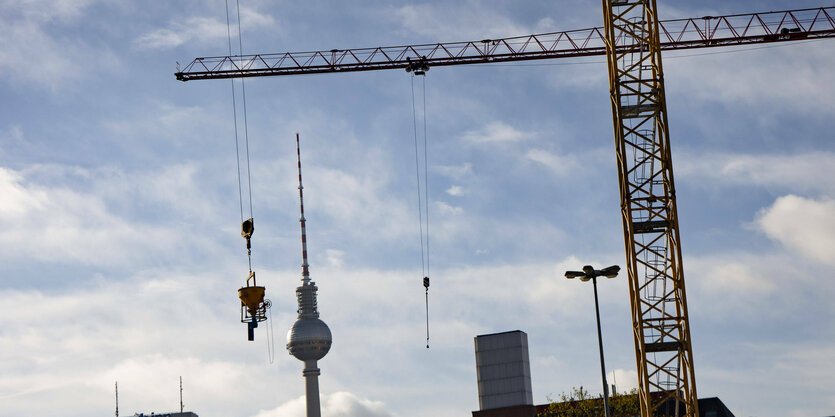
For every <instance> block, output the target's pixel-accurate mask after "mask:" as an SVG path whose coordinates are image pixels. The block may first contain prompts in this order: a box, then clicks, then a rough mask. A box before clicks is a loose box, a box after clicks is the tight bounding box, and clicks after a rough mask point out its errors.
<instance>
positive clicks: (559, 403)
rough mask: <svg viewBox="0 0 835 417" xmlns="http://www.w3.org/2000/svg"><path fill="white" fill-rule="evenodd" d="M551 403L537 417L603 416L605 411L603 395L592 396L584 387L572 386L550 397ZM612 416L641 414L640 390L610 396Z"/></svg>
mask: <svg viewBox="0 0 835 417" xmlns="http://www.w3.org/2000/svg"><path fill="white" fill-rule="evenodd" d="M548 401H549V402H550V403H551V404H550V405H549V406H548V410H546V411H544V412H542V413H540V414H539V415H538V416H537V417H601V416H603V415H605V413H604V412H603V396H602V395H598V396H596V397H595V396H592V395H591V394H589V392H588V391H586V390H584V389H583V387H580V388H576V387H572V388H571V393H570V394H566V393H562V394H560V396H559V398H558V399H557V400H556V401H555V400H553V399H551V398H550V397H548ZM609 407H610V408H611V416H612V417H635V416H640V415H641V404H640V402H639V401H638V390H637V389H633V390H632V391H629V392H628V393H625V394H620V395H618V394H614V395H612V397H611V398H609Z"/></svg>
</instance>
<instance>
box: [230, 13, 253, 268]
mask: <svg viewBox="0 0 835 417" xmlns="http://www.w3.org/2000/svg"><path fill="white" fill-rule="evenodd" d="M226 37H227V39H228V40H229V56H232V31H231V25H230V23H229V0H226ZM230 81H231V82H232V121H233V123H234V124H235V163H236V164H237V167H238V202H239V203H240V206H241V223H243V221H244V196H243V190H242V189H241V156H240V155H241V154H240V151H239V149H238V148H239V144H238V142H239V141H238V105H237V103H236V101H235V79H234V78H232V79H230ZM250 269H252V268H251V267H250Z"/></svg>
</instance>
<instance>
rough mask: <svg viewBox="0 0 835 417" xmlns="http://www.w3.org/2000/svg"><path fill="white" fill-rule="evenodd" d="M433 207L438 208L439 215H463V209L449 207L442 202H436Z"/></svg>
mask: <svg viewBox="0 0 835 417" xmlns="http://www.w3.org/2000/svg"><path fill="white" fill-rule="evenodd" d="M435 206H436V207H438V211H440V212H441V215H453V216H457V215H460V214H463V213H464V209H463V208H461V207H458V206H451V205H449V204H447V203H445V202H443V201H436V202H435Z"/></svg>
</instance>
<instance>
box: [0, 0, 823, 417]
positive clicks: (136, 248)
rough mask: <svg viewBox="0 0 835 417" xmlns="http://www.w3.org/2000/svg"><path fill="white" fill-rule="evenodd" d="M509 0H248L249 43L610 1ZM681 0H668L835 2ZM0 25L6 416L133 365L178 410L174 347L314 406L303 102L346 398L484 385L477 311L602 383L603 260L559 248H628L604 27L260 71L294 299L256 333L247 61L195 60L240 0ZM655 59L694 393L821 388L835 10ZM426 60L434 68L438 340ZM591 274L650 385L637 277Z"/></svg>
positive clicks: (112, 6) (526, 29) (500, 17)
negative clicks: (305, 316)
mask: <svg viewBox="0 0 835 417" xmlns="http://www.w3.org/2000/svg"><path fill="white" fill-rule="evenodd" d="M301 3H304V4H303V5H302V4H301ZM518 3H519V2H511V1H478V0H468V1H463V2H455V4H452V2H443V1H434V2H433V1H429V2H414V3H406V2H395V1H353V2H336V1H309V2H290V1H274V2H267V1H250V0H242V1H241V4H240V14H241V25H242V44H243V50H244V52H245V53H250V52H265V53H266V52H282V51H307V50H316V49H332V48H352V47H373V46H383V45H402V44H410V43H425V42H435V41H460V40H475V39H484V38H491V37H503V36H514V35H524V34H530V33H535V32H545V31H552V30H563V29H577V28H586V27H591V26H598V25H601V23H602V14H601V11H600V10H599V8H600V5H599V2H588V1H584V0H564V1H560V2H553V1H528V2H524V3H525V4H524V6H522V5H519V4H518ZM659 3H660V4H659V9H660V13H661V17H662V18H677V17H689V16H703V15H721V14H728V13H744V12H751V11H767V10H783V9H787V8H800V7H817V6H835V4H833V2H832V1H830V0H825V1H824V0H816V1H815V0H800V1H785V0H783V1H777V0H758V1H753V0H745V1H734V2H727V1H718V0H708V1H701V2H697V3H693V2H684V1H660V2H659ZM232 19H233V21H234V20H235V14H234V10H233V14H232ZM0 27H2V28H3V31H2V33H0V97H2V101H1V102H0V106H1V107H0V109H2V111H0V196H1V197H0V297H2V300H3V301H2V303H0V416H21V415H25V416H31V417H37V416H56V415H61V416H68V417H69V416H93V415H102V416H103V415H112V414H113V411H114V410H113V408H114V399H113V385H114V382H115V381H118V382H119V388H120V390H119V399H120V402H119V411H120V413H121V414H122V415H132V414H133V413H136V412H145V413H149V412H151V411H155V412H165V411H174V410H178V407H179V398H178V377H179V376H182V377H183V380H184V385H185V393H184V402H185V407H186V409H187V410H193V411H194V412H196V413H198V414H199V415H200V416H201V417H212V416H224V417H226V416H229V417H274V416H290V417H293V416H301V415H302V413H303V407H304V403H303V399H302V396H303V393H304V390H303V382H302V376H301V371H302V364H301V363H300V362H299V361H297V360H295V359H293V358H292V357H290V356H289V355H287V353H286V351H285V350H284V347H283V346H284V343H285V341H284V337H285V336H284V335H285V333H286V330H287V329H288V328H289V327H290V326H291V324H292V323H293V321H294V320H295V310H296V305H295V298H294V287H295V286H296V285H297V284H298V279H299V278H300V268H299V265H300V263H301V260H300V243H299V236H298V214H297V213H298V212H297V210H298V202H297V194H296V192H297V191H296V188H295V187H296V183H295V181H296V177H295V173H294V170H295V161H294V159H295V141H294V135H295V133H296V132H299V133H300V135H301V137H302V156H303V163H304V167H305V172H304V174H305V192H306V193H305V197H306V209H307V213H306V214H307V218H308V242H309V250H310V256H311V260H310V262H311V265H312V266H311V274H312V277H313V279H314V280H315V281H316V282H317V284H318V285H319V287H320V294H319V295H320V298H319V302H320V311H321V313H322V318H323V319H324V320H325V322H327V323H328V324H329V325H330V327H331V329H332V332H333V334H334V345H333V348H332V350H331V352H330V353H329V354H328V356H327V357H326V358H325V359H324V360H322V361H321V362H320V368H321V369H322V376H321V378H320V385H321V391H322V397H323V415H325V416H333V417H336V416H339V417H343V416H344V417H359V416H374V417H395V416H396V417H409V416H427V415H438V416H466V415H468V414H469V413H470V412H471V411H472V410H476V409H477V408H478V397H477V389H476V376H475V359H474V355H473V342H472V338H473V337H474V336H476V335H478V334H484V333H491V332H499V331H506V330H513V329H521V330H523V331H525V332H527V333H528V337H529V343H530V356H531V372H532V377H533V390H534V401H535V402H536V403H544V402H546V398H547V397H548V396H552V397H555V396H557V395H559V393H561V392H567V391H569V390H570V389H571V388H572V387H573V386H581V385H582V386H583V387H585V388H587V389H589V390H590V391H592V392H593V393H599V391H600V388H599V387H600V383H599V368H598V366H599V364H598V356H597V350H596V334H595V332H594V319H593V317H594V316H593V296H592V291H591V288H590V287H589V286H587V285H583V284H581V283H580V282H574V281H566V280H565V279H564V278H562V273H563V271H565V270H566V269H576V268H579V267H581V266H582V265H585V264H594V265H601V266H602V265H609V264H621V265H623V264H624V262H625V261H624V251H623V241H622V231H621V223H620V218H619V210H618V207H619V198H618V195H617V190H618V188H617V174H616V165H615V156H614V149H613V146H612V142H613V141H612V132H611V115H610V107H609V102H608V80H607V79H606V71H605V64H604V62H603V59H602V58H600V57H591V58H585V59H575V60H568V61H553V62H536V63H527V64H518V65H510V64H502V65H482V66H465V67H447V68H436V69H432V70H430V71H429V72H428V73H427V75H426V77H425V79H420V78H417V79H415V80H412V79H411V75H410V74H408V73H406V72H405V71H399V70H398V71H385V72H368V73H352V74H338V75H316V76H297V77H281V78H263V79H250V80H248V81H247V82H246V92H247V101H246V105H247V126H246V127H247V132H248V137H249V150H250V155H251V163H250V168H251V184H252V187H251V188H252V193H251V194H252V212H253V214H254V217H255V220H256V221H255V224H256V232H255V236H254V237H253V263H254V268H255V270H256V272H257V273H258V278H259V283H261V284H263V285H265V286H266V287H267V296H268V298H270V299H271V300H272V303H273V304H272V305H273V307H272V310H271V314H272V320H271V322H269V324H268V325H267V326H262V327H260V328H259V329H258V333H257V334H256V340H255V341H254V342H248V341H246V328H245V326H244V325H242V324H240V323H239V322H238V320H239V301H238V299H237V294H236V290H237V289H238V288H239V287H240V286H242V285H243V283H244V279H245V277H246V273H247V261H246V252H245V247H244V240H243V239H241V237H240V235H239V222H240V202H239V197H238V182H237V177H236V157H235V130H234V124H233V105H232V93H231V90H232V87H231V85H232V82H231V81H229V80H217V81H195V82H188V83H181V82H179V81H176V80H175V78H174V75H173V73H174V71H175V68H176V63H177V62H179V63H180V64H185V63H187V62H189V61H190V60H191V59H192V58H194V57H198V56H213V55H225V54H226V53H227V48H228V39H227V27H226V11H225V7H224V2H223V1H193V0H186V1H178V2H152V1H145V2H136V1H126V0H119V1H99V0H72V1H70V0H26V1H14V0H4V1H2V2H0ZM232 32H233V33H236V32H237V30H236V28H233V29H232ZM233 43H235V44H237V39H236V38H233ZM664 65H665V70H666V80H667V96H668V99H669V102H668V110H669V118H670V126H671V143H672V150H673V160H674V163H675V172H676V179H677V187H678V193H677V196H678V205H679V210H680V211H679V215H680V218H681V220H680V222H681V235H682V240H683V250H684V262H685V271H686V279H687V289H688V299H689V307H690V320H691V325H692V338H693V351H694V358H695V371H696V378H697V388H698V392H699V396H700V397H712V396H718V397H720V398H721V399H722V400H723V401H724V402H725V403H726V404H727V405H728V406H729V407H730V408H731V409H732V410H733V412H734V413H736V415H737V416H743V417H748V416H816V415H817V416H823V415H830V414H832V413H833V410H835V394H833V392H835V391H833V389H832V373H833V371H835V360H833V358H835V307H834V306H833V303H832V300H833V299H835V281H833V274H835V257H833V253H835V181H833V178H835V141H834V140H833V139H835V137H834V136H835V135H833V130H834V129H835V98H834V97H835V72H833V71H832V68H833V67H835V41H829V40H827V41H811V42H802V43H793V44H784V46H779V47H774V46H772V47H767V48H763V47H741V48H736V49H718V50H710V51H705V50H701V51H689V52H678V53H670V54H667V55H665V62H664ZM413 81H414V86H415V93H416V95H417V96H418V97H422V94H423V92H424V90H423V89H424V86H425V95H426V126H427V131H426V133H427V134H426V137H427V143H428V148H427V152H426V155H427V156H428V159H427V164H426V165H427V166H428V176H427V178H428V184H429V189H428V191H429V192H428V194H429V205H428V207H429V220H430V227H429V234H430V236H429V242H430V244H429V262H430V272H429V274H430V276H431V278H432V288H431V291H430V312H431V330H432V341H431V345H432V347H431V348H430V349H426V348H425V347H424V338H425V333H424V332H425V329H424V320H425V317H424V292H423V287H422V285H421V277H422V272H421V255H420V234H419V223H418V222H419V220H418V219H419V214H418V209H417V207H418V204H417V189H416V187H417V186H416V180H415V151H414V142H413V140H414V139H413V138H414V136H413V135H414V132H413V119H412V82H413ZM424 83H425V84H424ZM238 93H240V85H239V84H238ZM237 104H238V118H239V120H240V119H242V117H241V115H242V113H241V110H242V109H241V105H242V102H241V100H240V96H239V99H238V101H237ZM422 105H423V103H422V101H419V102H418V106H417V107H418V121H419V123H418V124H421V123H420V122H422V120H423V116H422V112H421V110H422V109H421V107H422ZM242 132H243V124H241V126H240V128H239V134H241V137H243V136H242ZM421 158H422V155H421ZM247 194H248V193H247V187H246V184H244V196H245V200H247ZM244 209H245V211H246V212H247V213H246V214H247V217H248V214H249V213H248V212H249V202H248V201H245V202H244ZM600 291H601V302H602V310H601V316H602V317H601V318H602V321H603V330H604V346H605V348H606V358H607V369H609V370H610V371H612V372H610V382H614V383H617V385H618V387H619V389H628V388H630V387H634V386H635V383H636V381H635V379H636V376H635V375H636V373H635V359H634V350H633V346H632V338H631V334H630V318H629V317H630V316H629V304H628V294H627V287H626V283H625V280H624V279H623V277H620V278H618V279H615V280H607V281H606V282H603V283H601V286H600ZM270 328H271V329H273V330H274V336H273V335H272V334H271V333H269V332H268V331H267V329H270ZM271 341H272V342H274V344H275V345H274V346H275V348H274V354H275V355H274V360H272V361H271V360H270V346H269V345H268V342H271Z"/></svg>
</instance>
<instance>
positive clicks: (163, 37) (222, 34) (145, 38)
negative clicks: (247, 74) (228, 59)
mask: <svg viewBox="0 0 835 417" xmlns="http://www.w3.org/2000/svg"><path fill="white" fill-rule="evenodd" d="M274 23H275V20H274V19H273V18H272V17H271V16H269V15H265V14H260V13H258V12H256V11H254V10H252V9H246V8H244V9H241V27H242V28H246V29H247V30H253V29H257V28H259V27H263V26H269V25H273V24H274ZM233 32H234V35H233V36H237V30H233ZM227 37H228V31H227V26H226V22H222V21H220V20H219V19H216V18H209V17H200V16H194V17H190V18H188V19H186V20H185V21H184V22H178V21H173V22H171V23H170V24H169V26H168V27H167V28H160V29H156V30H153V31H150V32H148V33H146V34H144V35H142V36H140V37H139V38H137V39H136V40H135V42H134V44H135V45H136V46H137V47H138V48H139V49H170V48H175V47H177V46H180V45H182V44H184V43H193V42H199V43H212V42H216V41H217V40H220V39H226V38H227ZM232 52H233V53H237V51H236V48H235V47H234V43H233V50H232ZM246 52H247V51H246V50H244V53H246Z"/></svg>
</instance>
